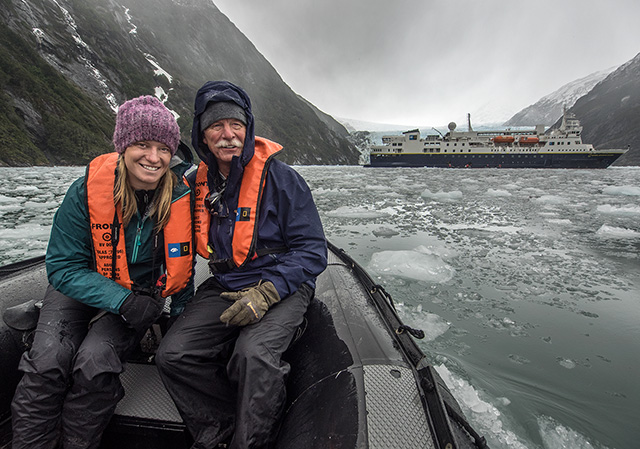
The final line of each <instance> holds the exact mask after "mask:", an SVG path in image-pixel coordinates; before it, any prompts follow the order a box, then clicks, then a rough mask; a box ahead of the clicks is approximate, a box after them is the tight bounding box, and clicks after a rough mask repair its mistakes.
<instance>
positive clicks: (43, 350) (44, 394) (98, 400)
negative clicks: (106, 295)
mask: <svg viewBox="0 0 640 449" xmlns="http://www.w3.org/2000/svg"><path fill="white" fill-rule="evenodd" d="M98 312H99V310H97V309H95V308H93V307H89V306H87V305H85V304H82V303H80V302H78V301H76V300H74V299H71V298H69V297H67V296H65V295H63V294H62V293H60V292H58V291H57V290H55V289H54V288H53V287H52V286H49V288H48V289H47V292H46V294H45V298H44V302H43V306H42V310H41V311H40V318H39V320H38V327H37V329H36V332H35V337H34V341H33V346H32V348H31V350H30V351H28V352H25V354H24V355H23V356H22V359H21V361H20V365H19V368H20V370H21V371H22V372H23V373H24V374H23V377H22V380H21V381H20V383H19V384H18V388H17V389H16V393H15V395H14V398H13V403H12V405H11V408H12V424H13V446H12V447H13V449H23V448H38V449H53V448H56V447H62V448H64V449H71V448H73V449H76V448H97V447H98V446H99V444H100V439H101V437H102V433H103V431H104V429H105V427H106V426H107V424H108V423H109V420H110V419H111V416H112V415H113V412H114V410H115V408H116V404H117V403H118V401H119V400H120V399H122V397H123V396H124V389H123V388H122V385H121V384H120V379H119V374H120V373H121V372H122V371H124V360H125V358H126V357H127V356H128V355H129V353H130V352H131V351H132V350H133V349H134V348H135V346H136V344H137V342H138V340H139V339H140V336H138V335H136V332H135V331H134V330H132V329H130V328H129V327H127V326H126V324H125V323H124V321H123V320H122V318H121V317H120V316H118V315H114V314H112V313H107V314H105V315H104V316H102V317H101V318H100V319H98V320H97V321H95V322H94V323H92V324H91V326H90V327H89V322H90V320H91V319H92V318H94V317H95V316H96V314H97V313H98ZM58 445H60V446H58Z"/></svg>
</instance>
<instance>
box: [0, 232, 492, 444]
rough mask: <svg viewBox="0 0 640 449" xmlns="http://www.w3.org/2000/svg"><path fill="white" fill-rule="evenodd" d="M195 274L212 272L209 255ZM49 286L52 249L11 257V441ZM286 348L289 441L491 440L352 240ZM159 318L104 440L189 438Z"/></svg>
mask: <svg viewBox="0 0 640 449" xmlns="http://www.w3.org/2000/svg"><path fill="white" fill-rule="evenodd" d="M197 266H198V267H199V269H198V270H197V271H198V278H196V283H198V282H199V281H201V280H203V279H204V278H206V276H207V275H208V274H207V269H206V267H207V264H206V263H198V264H197ZM46 286H47V278H46V272H45V266H44V257H39V258H34V259H30V260H26V261H24V262H19V263H15V264H11V265H7V266H4V267H0V291H1V292H2V296H1V297H0V313H2V315H3V319H2V321H0V354H2V359H1V360H2V362H1V366H0V389H1V391H0V449H4V448H7V449H8V448H10V447H11V413H10V404H11V399H12V397H13V392H14V390H15V387H16V385H17V383H18V381H19V379H20V373H19V372H18V370H17V366H18V361H19V359H20V356H21V354H22V352H23V351H25V350H26V349H28V347H29V344H30V342H31V339H32V333H33V330H34V327H35V323H36V321H37V316H38V310H39V309H38V307H39V301H40V300H41V299H42V298H43V296H44V292H45V289H46ZM305 318H306V319H305V322H304V324H303V326H301V327H300V329H299V332H298V335H297V336H296V340H295V341H294V343H293V344H292V345H291V347H290V348H289V350H288V351H287V354H286V359H287V361H288V362H289V363H290V364H291V373H290V376H289V378H288V384H287V388H288V390H287V392H288V393H287V394H288V398H287V406H286V413H285V416H284V418H283V421H282V423H281V427H280V430H279V434H278V440H277V444H276V447H277V448H278V449H300V448H304V449H315V448H318V449H320V448H323V449H324V448H342V449H351V448H363V449H364V448H380V449H389V448H404V449H408V448H434V449H454V448H485V447H487V446H486V443H485V440H484V438H483V437H481V436H479V435H478V434H477V433H476V432H475V431H474V429H473V428H472V427H471V426H470V425H469V424H468V423H467V421H466V420H465V418H464V416H463V415H462V412H461V410H460V408H459V406H458V404H457V402H456V400H455V399H454V398H453V396H452V395H451V393H450V392H449V390H448V389H447V387H446V385H445V384H444V382H443V381H442V379H441V378H440V377H439V376H438V374H437V372H436V371H435V370H434V368H433V367H432V366H431V365H430V364H429V361H428V360H427V358H426V357H425V355H424V353H423V352H422V351H421V350H420V348H419V347H418V346H417V344H416V342H415V341H414V338H419V337H420V336H421V335H420V331H419V330H416V329H411V328H409V327H408V326H405V325H404V324H403V323H402V322H401V320H400V319H399V317H398V315H397V313H396V311H395V308H394V305H393V301H392V298H391V297H390V296H389V295H388V294H387V293H386V292H385V290H384V289H383V288H382V287H381V286H380V285H376V283H375V282H374V281H373V280H372V278H371V277H370V276H369V275H368V274H367V273H366V271H365V270H364V269H363V268H362V267H361V266H359V265H358V264H357V263H356V262H355V261H354V260H353V259H351V258H350V257H349V256H348V255H347V254H346V253H345V252H344V251H342V250H341V249H339V248H337V247H335V246H334V245H332V244H329V264H328V267H327V269H326V270H325V271H324V273H322V274H321V275H320V277H319V278H318V281H317V288H316V296H315V300H314V301H312V304H311V306H310V307H309V310H308V312H307V314H306V317H305ZM161 329H162V326H161V325H160V324H158V325H154V326H153V327H152V329H150V331H148V332H147V334H146V336H145V337H144V339H143V341H142V342H141V344H140V349H139V351H137V352H136V355H135V356H134V357H133V358H132V359H131V360H129V361H128V363H127V369H126V371H125V372H124V373H123V374H122V375H121V379H122V383H123V385H124V387H125V392H126V394H125V397H124V399H123V400H122V401H121V402H120V403H119V404H118V407H117V409H116V412H115V415H114V417H113V419H112V420H111V423H110V424H109V427H108V429H107V431H106V432H105V434H104V436H103V440H102V443H101V448H117V449H127V448H149V449H151V448H153V449H162V448H171V449H181V448H188V447H189V446H190V444H191V440H190V437H189V435H188V433H187V432H186V430H185V427H184V425H183V423H182V420H181V418H180V415H179V414H178V412H177V410H176V409H175V406H174V405H173V402H172V401H171V399H170V397H169V395H168V393H167V392H166V390H165V389H164V387H163V385H162V383H161V381H160V378H159V376H158V374H157V370H156V367H155V365H154V355H153V350H154V348H157V343H158V341H159V339H160V338H162V336H161Z"/></svg>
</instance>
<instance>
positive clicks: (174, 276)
mask: <svg viewBox="0 0 640 449" xmlns="http://www.w3.org/2000/svg"><path fill="white" fill-rule="evenodd" d="M117 164H118V154H117V153H108V154H103V155H102V156H98V157H96V158H95V159H94V160H93V161H91V162H90V163H89V167H88V169H87V174H86V177H85V187H86V194H87V206H88V211H89V223H90V226H91V239H92V242H93V251H94V259H95V265H96V271H97V272H98V273H100V274H101V275H103V276H104V277H107V278H110V279H113V280H114V281H116V282H117V283H118V284H120V285H122V286H123V287H126V288H128V289H129V290H131V288H132V286H133V281H132V280H131V278H130V276H129V267H128V263H127V253H126V249H125V241H124V226H121V225H120V226H118V233H117V235H116V236H115V237H116V239H117V244H116V249H115V267H114V268H113V269H112V262H113V260H114V253H113V244H112V241H111V239H112V235H114V234H113V233H112V227H113V225H114V221H115V218H114V217H115V216H116V215H117V222H118V223H122V208H121V207H115V205H114V203H113V186H114V184H115V180H116V167H117ZM185 183H186V181H185ZM191 222H192V220H191V198H190V195H184V196H182V197H181V198H179V199H177V200H175V201H173V202H172V203H171V216H170V217H169V222H168V223H167V225H166V226H165V227H164V229H163V230H162V232H163V237H164V258H165V270H166V283H164V282H163V284H164V289H163V290H162V296H163V297H167V296H169V295H171V294H173V293H177V292H179V291H180V290H182V289H183V288H184V287H185V286H186V285H187V282H188V281H189V279H190V278H191V273H192V270H193V251H192V248H193V233H192V228H191Z"/></svg>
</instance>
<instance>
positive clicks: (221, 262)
mask: <svg viewBox="0 0 640 449" xmlns="http://www.w3.org/2000/svg"><path fill="white" fill-rule="evenodd" d="M287 251H289V248H287V247H286V246H280V247H277V248H260V249H258V250H257V251H256V252H255V255H254V257H253V258H254V259H255V258H257V257H261V256H266V255H267V254H281V253H286V252H287ZM214 256H215V254H211V255H210V257H209V270H210V271H211V274H216V273H227V272H229V271H231V270H233V269H234V268H237V265H236V264H235V262H234V261H233V259H231V258H229V259H215V258H214Z"/></svg>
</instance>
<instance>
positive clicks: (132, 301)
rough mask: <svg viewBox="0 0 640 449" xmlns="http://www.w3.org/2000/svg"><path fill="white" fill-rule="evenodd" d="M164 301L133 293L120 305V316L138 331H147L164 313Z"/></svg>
mask: <svg viewBox="0 0 640 449" xmlns="http://www.w3.org/2000/svg"><path fill="white" fill-rule="evenodd" d="M163 308H164V302H163V301H162V300H159V299H156V298H154V297H153V296H148V295H144V294H140V293H131V294H130V295H129V296H127V299H125V300H124V302H123V303H122V305H121V306H120V316H121V317H122V319H123V320H124V321H125V322H126V323H127V324H128V325H129V327H131V328H132V329H135V331H136V332H138V333H141V332H144V331H146V330H147V329H148V328H149V327H151V325H152V324H153V323H155V322H156V320H157V319H158V317H160V315H162V309H163Z"/></svg>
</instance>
